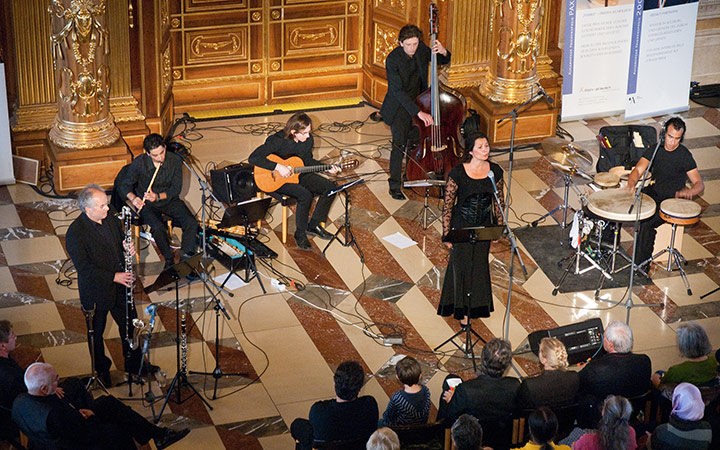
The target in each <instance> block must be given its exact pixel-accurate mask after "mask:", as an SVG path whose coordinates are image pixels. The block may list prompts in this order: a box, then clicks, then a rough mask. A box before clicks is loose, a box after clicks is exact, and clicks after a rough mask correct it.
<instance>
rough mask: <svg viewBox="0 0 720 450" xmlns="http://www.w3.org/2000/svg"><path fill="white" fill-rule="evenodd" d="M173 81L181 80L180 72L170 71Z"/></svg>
mask: <svg viewBox="0 0 720 450" xmlns="http://www.w3.org/2000/svg"><path fill="white" fill-rule="evenodd" d="M172 77H173V80H182V72H181V71H179V70H177V69H175V70H173V71H172Z"/></svg>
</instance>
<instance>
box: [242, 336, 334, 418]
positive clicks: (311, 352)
mask: <svg viewBox="0 0 720 450" xmlns="http://www.w3.org/2000/svg"><path fill="white" fill-rule="evenodd" d="M240 339H241V340H240V344H241V346H242V348H243V349H244V350H245V352H246V354H247V356H248V358H249V359H250V362H251V363H252V365H253V367H254V368H255V371H256V372H258V373H261V372H263V371H265V372H264V374H263V376H262V382H263V386H265V388H266V389H267V392H268V394H270V397H271V398H272V399H273V402H275V404H276V405H279V404H283V403H294V402H299V401H303V400H319V399H326V398H332V397H333V396H334V395H335V394H334V392H335V391H334V387H333V373H332V371H331V370H330V367H328V365H327V362H325V359H324V358H323V357H322V355H320V353H319V352H318V350H317V348H316V347H315V346H314V345H313V343H312V341H311V340H310V337H309V336H308V335H307V333H306V332H305V330H304V329H303V328H302V327H301V326H297V327H287V328H284V329H282V330H268V331H256V332H252V333H246V335H245V336H241V337H240ZM246 339H249V340H250V341H251V342H252V343H253V344H254V345H253V344H250V342H248V341H247V340H246ZM259 349H262V352H261V351H260V350H259Z"/></svg>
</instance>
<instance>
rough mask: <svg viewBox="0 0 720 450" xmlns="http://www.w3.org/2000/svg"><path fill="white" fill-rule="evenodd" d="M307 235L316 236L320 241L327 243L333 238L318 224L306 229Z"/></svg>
mask: <svg viewBox="0 0 720 450" xmlns="http://www.w3.org/2000/svg"><path fill="white" fill-rule="evenodd" d="M307 234H309V235H312V236H317V237H319V238H320V239H325V240H326V241H329V240H330V239H332V238H333V235H332V234H330V233H328V231H327V230H326V229H325V228H323V227H321V226H320V225H319V224H318V225H315V226H314V227H308V230H307Z"/></svg>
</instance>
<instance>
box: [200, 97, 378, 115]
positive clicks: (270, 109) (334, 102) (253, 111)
mask: <svg viewBox="0 0 720 450" xmlns="http://www.w3.org/2000/svg"><path fill="white" fill-rule="evenodd" d="M363 101H364V100H363V98H362V97H350V98H337V99H330V100H316V101H310V102H297V103H280V104H276V105H261V106H246V107H242V108H223V109H210V110H205V111H195V112H193V113H192V116H193V117H195V118H196V119H220V118H223V117H242V116H254V115H261V114H262V115H264V114H271V113H274V112H278V111H282V112H293V111H309V110H313V109H326V108H338V107H343V106H354V105H358V104H360V103H362V102H363Z"/></svg>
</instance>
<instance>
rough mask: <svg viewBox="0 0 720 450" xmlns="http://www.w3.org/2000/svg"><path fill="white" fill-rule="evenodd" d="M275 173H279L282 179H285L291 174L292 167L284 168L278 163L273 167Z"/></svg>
mask: <svg viewBox="0 0 720 450" xmlns="http://www.w3.org/2000/svg"><path fill="white" fill-rule="evenodd" d="M275 172H277V173H279V174H280V176H281V177H283V178H287V177H289V176H291V175H292V174H293V170H292V167H290V166H285V165H282V164H280V163H278V164H277V165H276V166H275Z"/></svg>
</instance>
